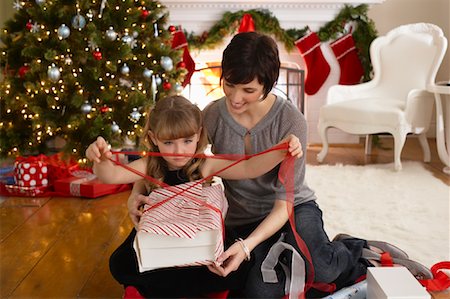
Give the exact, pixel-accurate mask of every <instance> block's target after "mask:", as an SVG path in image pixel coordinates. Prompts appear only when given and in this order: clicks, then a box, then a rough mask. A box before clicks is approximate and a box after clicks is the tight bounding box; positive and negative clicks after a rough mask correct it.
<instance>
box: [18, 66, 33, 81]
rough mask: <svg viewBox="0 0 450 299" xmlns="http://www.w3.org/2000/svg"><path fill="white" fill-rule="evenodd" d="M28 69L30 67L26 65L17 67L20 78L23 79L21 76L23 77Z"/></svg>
mask: <svg viewBox="0 0 450 299" xmlns="http://www.w3.org/2000/svg"><path fill="white" fill-rule="evenodd" d="M29 69H30V67H29V66H28V65H24V66H21V67H20V68H19V77H20V78H21V79H23V78H24V77H25V75H26V73H27V72H28V70H29Z"/></svg>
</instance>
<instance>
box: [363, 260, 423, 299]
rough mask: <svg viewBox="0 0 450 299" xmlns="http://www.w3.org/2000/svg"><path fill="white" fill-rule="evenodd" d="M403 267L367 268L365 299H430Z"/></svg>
mask: <svg viewBox="0 0 450 299" xmlns="http://www.w3.org/2000/svg"><path fill="white" fill-rule="evenodd" d="M430 298H431V296H430V294H429V293H428V292H427V291H426V290H425V288H424V287H423V286H422V285H421V284H420V283H419V281H418V280H417V279H416V278H415V277H414V276H413V275H412V274H411V272H409V270H408V269H407V268H405V267H369V268H367V299H430Z"/></svg>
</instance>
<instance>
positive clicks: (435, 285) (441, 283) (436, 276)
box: [419, 261, 450, 292]
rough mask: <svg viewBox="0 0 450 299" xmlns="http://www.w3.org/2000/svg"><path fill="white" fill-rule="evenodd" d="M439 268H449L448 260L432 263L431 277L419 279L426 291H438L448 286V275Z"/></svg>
mask: <svg viewBox="0 0 450 299" xmlns="http://www.w3.org/2000/svg"><path fill="white" fill-rule="evenodd" d="M441 269H450V261H445V262H440V263H437V264H434V265H433V266H432V267H431V273H433V278H432V279H421V280H419V282H420V283H421V284H422V285H423V286H424V287H425V288H426V289H427V291H429V292H438V291H444V290H446V289H448V288H450V277H449V276H448V275H447V274H445V273H444V271H440V270H441Z"/></svg>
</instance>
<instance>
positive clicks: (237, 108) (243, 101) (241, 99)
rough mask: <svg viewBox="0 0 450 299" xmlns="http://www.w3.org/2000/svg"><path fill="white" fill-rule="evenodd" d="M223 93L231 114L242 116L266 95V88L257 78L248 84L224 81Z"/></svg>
mask: <svg viewBox="0 0 450 299" xmlns="http://www.w3.org/2000/svg"><path fill="white" fill-rule="evenodd" d="M223 92H224V93H225V96H226V99H227V104H228V109H229V110H230V112H231V113H235V114H241V113H243V112H246V111H248V110H249V109H251V107H252V106H253V104H255V103H258V102H259V101H260V99H261V98H262V96H263V94H264V86H263V85H262V84H261V83H259V82H258V79H257V78H255V79H253V81H251V82H249V83H247V84H231V83H229V82H227V81H226V80H225V79H224V80H223Z"/></svg>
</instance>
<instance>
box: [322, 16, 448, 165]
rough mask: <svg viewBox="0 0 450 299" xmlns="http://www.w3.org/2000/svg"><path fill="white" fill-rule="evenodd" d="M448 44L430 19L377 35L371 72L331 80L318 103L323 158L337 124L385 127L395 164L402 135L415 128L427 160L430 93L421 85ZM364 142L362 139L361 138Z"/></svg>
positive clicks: (357, 128)
mask: <svg viewBox="0 0 450 299" xmlns="http://www.w3.org/2000/svg"><path fill="white" fill-rule="evenodd" d="M446 49H447V39H446V38H445V37H444V35H443V32H442V30H441V29H440V28H439V27H437V26H436V25H433V24H426V23H417V24H409V25H403V26H400V27H398V28H395V29H393V30H391V31H390V32H388V33H387V34H386V35H385V36H381V37H378V38H376V39H375V40H374V41H373V42H372V44H371V46H370V57H371V60H372V65H373V70H374V77H373V79H372V80H371V81H369V82H366V83H362V84H357V85H334V86H332V87H331V88H330V89H329V91H328V96H327V103H326V104H325V105H324V106H322V107H321V109H320V114H319V123H318V130H319V135H320V138H321V139H322V150H321V152H320V153H319V154H318V155H317V160H318V161H319V162H323V160H324V158H325V156H326V155H327V152H328V139H327V130H328V128H330V127H334V128H338V129H340V130H342V131H345V132H347V133H350V134H358V135H370V134H378V133H389V134H391V135H392V136H393V137H394V165H395V170H401V168H402V166H401V161H400V156H401V152H402V149H403V145H404V144H405V141H406V135H407V134H409V133H413V134H417V135H418V137H419V141H420V144H421V146H422V149H423V152H424V161H425V162H429V161H430V148H429V146H428V141H427V138H426V135H425V134H426V132H427V130H428V128H429V126H430V121H431V116H432V109H433V100H434V98H433V95H432V94H431V93H429V92H427V91H426V86H427V84H431V83H434V81H435V77H436V73H437V71H438V69H439V66H440V64H441V62H442V59H443V57H444V54H445V51H446ZM366 146H367V144H366Z"/></svg>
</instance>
